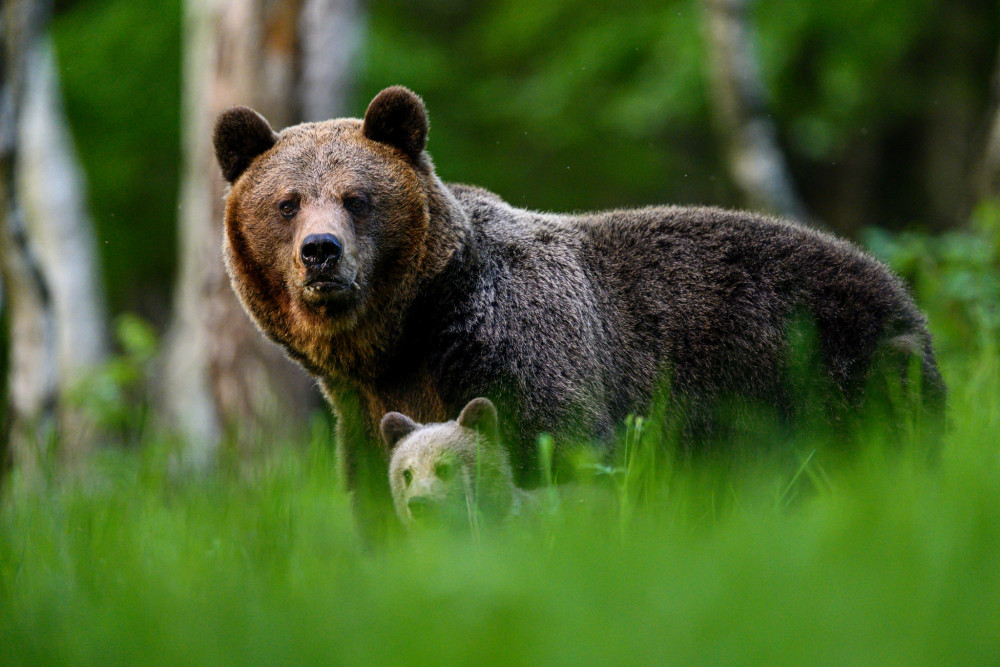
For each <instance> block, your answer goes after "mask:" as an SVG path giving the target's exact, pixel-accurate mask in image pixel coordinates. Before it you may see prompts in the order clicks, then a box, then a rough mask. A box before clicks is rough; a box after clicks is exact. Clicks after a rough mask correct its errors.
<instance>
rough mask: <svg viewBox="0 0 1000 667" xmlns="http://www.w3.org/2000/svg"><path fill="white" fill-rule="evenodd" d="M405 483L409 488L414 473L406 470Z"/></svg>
mask: <svg viewBox="0 0 1000 667" xmlns="http://www.w3.org/2000/svg"><path fill="white" fill-rule="evenodd" d="M403 481H404V482H406V484H407V486H409V484H410V482H412V481H413V473H412V472H410V471H409V470H404V471H403Z"/></svg>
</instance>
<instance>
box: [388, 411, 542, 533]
mask: <svg viewBox="0 0 1000 667" xmlns="http://www.w3.org/2000/svg"><path fill="white" fill-rule="evenodd" d="M381 432H382V439H383V440H384V441H385V444H386V447H387V448H388V449H389V451H390V452H391V453H392V458H391V460H390V463H389V486H390V488H391V489H392V500H393V504H394V505H395V508H396V514H397V515H398V516H399V519H400V520H401V521H402V522H403V525H405V526H406V527H407V528H415V527H418V526H425V525H429V524H434V525H440V526H451V527H463V526H468V525H470V524H475V523H476V522H477V521H478V520H480V519H482V520H483V521H485V522H487V523H493V524H495V523H499V522H501V521H504V520H506V519H508V518H509V517H512V516H516V515H518V514H520V513H521V512H522V510H523V509H524V508H525V507H527V506H529V505H532V504H533V503H534V499H533V498H532V497H531V496H530V494H529V493H527V492H526V491H523V490H522V489H519V488H518V487H517V486H515V485H514V476H513V473H512V471H511V465H510V458H509V456H508V454H507V450H505V449H504V447H503V445H502V444H501V443H500V439H499V435H498V433H499V430H498V428H497V411H496V407H494V405H493V403H492V402H490V400H489V399H487V398H475V399H473V400H471V401H469V403H468V404H467V405H466V406H465V408H464V409H463V410H462V414H460V415H459V417H458V419H457V420H454V421H448V422H444V423H441V424H418V423H417V422H415V421H413V420H412V419H410V418H409V417H407V416H406V415H403V414H400V413H399V412H390V413H388V414H386V415H385V416H384V417H383V418H382V423H381Z"/></svg>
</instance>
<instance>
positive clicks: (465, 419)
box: [458, 398, 497, 439]
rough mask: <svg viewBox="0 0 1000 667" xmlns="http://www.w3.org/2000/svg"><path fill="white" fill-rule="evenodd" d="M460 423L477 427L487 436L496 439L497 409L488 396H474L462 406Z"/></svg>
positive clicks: (468, 426) (459, 417)
mask: <svg viewBox="0 0 1000 667" xmlns="http://www.w3.org/2000/svg"><path fill="white" fill-rule="evenodd" d="M458 425H459V426H464V427H465V428H472V429H475V430H477V431H479V432H480V433H482V434H483V435H485V436H486V437H487V438H490V439H495V438H496V435H497V409H496V407H495V406H494V405H493V403H492V401H490V399H488V398H474V399H472V400H471V401H469V403H468V405H466V406H465V407H464V408H462V414H460V415H459V416H458Z"/></svg>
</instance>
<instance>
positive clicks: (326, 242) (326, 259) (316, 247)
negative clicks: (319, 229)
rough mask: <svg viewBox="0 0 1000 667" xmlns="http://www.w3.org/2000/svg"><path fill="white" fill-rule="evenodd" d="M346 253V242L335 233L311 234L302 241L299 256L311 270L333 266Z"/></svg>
mask: <svg viewBox="0 0 1000 667" xmlns="http://www.w3.org/2000/svg"><path fill="white" fill-rule="evenodd" d="M343 254H344V244H342V243H341V242H340V239H338V238H337V237H336V236H334V235H333V234H310V235H309V236H307V237H306V239H305V240H304V241H303V242H302V247H301V248H300V249H299V257H301V258H302V264H303V265H304V266H305V267H306V269H308V270H311V271H322V270H323V269H329V268H333V265H335V264H336V263H337V262H338V261H339V260H340V256H341V255H343Z"/></svg>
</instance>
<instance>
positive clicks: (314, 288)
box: [214, 88, 429, 339]
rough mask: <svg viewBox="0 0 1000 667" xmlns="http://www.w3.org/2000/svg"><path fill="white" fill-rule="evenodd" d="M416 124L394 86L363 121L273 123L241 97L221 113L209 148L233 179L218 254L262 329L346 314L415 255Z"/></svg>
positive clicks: (424, 216)
mask: <svg viewBox="0 0 1000 667" xmlns="http://www.w3.org/2000/svg"><path fill="white" fill-rule="evenodd" d="M426 131H427V121H426V115H425V113H424V109H423V103H422V102H421V101H420V99H419V98H418V97H416V95H414V94H413V93H411V92H409V91H407V90H406V89H402V88H391V89H387V90H385V91H383V92H382V93H381V94H380V95H379V96H378V97H376V98H375V100H373V101H372V104H371V105H370V107H369V109H368V112H367V113H366V115H365V119H364V120H363V121H360V120H356V119H341V120H333V121H326V122H323V123H305V124H302V125H298V126H295V127H290V128H288V129H286V130H284V131H283V132H281V133H280V134H276V133H275V132H273V131H272V130H271V128H270V126H269V125H268V124H267V121H265V120H264V119H263V118H262V117H261V116H260V115H259V114H257V113H255V112H254V111H251V110H250V109H246V108H244V107H237V108H234V109H230V110H229V111H226V112H225V113H223V114H222V115H221V116H220V117H219V119H218V122H217V124H216V130H215V137H214V141H215V149H216V156H217V158H218V161H219V164H220V166H221V168H222V171H223V175H224V176H225V177H226V179H227V180H229V181H230V183H232V190H231V191H230V194H229V196H228V199H227V205H226V236H225V239H226V240H225V254H226V264H227V268H228V270H229V273H230V276H231V278H232V281H233V284H234V287H235V288H236V290H237V292H238V294H239V295H240V297H241V299H242V300H243V302H244V305H245V306H246V307H247V309H248V310H249V311H250V313H251V315H253V316H254V317H255V319H256V320H257V321H258V323H259V324H260V325H261V326H262V328H263V329H264V330H265V331H266V332H268V333H270V334H272V336H274V337H277V338H279V339H280V338H288V337H289V335H290V333H289V332H288V331H283V329H287V327H288V326H289V321H302V320H310V319H312V320H313V321H309V322H308V326H309V327H311V328H312V329H313V330H315V329H316V328H317V326H318V327H319V328H320V329H323V328H327V329H336V328H337V327H338V325H341V326H346V325H349V323H350V321H352V318H353V317H357V316H358V315H359V314H360V312H359V311H362V310H363V309H364V306H365V305H366V304H367V303H368V302H369V301H370V300H371V299H372V298H373V297H374V296H375V295H377V294H378V292H379V290H381V289H386V288H388V287H390V286H391V285H392V283H393V282H395V281H398V280H399V278H400V275H401V274H402V273H403V272H405V271H406V269H407V267H408V266H409V265H411V264H412V263H413V261H414V258H415V256H416V255H417V254H418V252H419V248H420V246H421V243H422V239H423V236H424V234H425V233H426V226H427V221H428V209H427V198H426V194H425V191H424V189H423V187H422V185H421V180H420V176H419V175H418V174H420V173H426V171H427V170H428V169H429V167H428V165H429V163H428V162H427V161H426V158H425V157H424V156H423V147H424V142H425V140H426Z"/></svg>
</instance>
